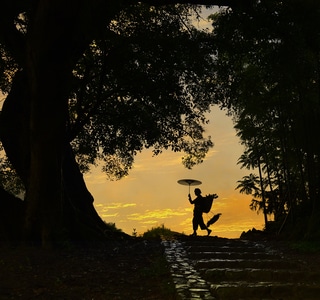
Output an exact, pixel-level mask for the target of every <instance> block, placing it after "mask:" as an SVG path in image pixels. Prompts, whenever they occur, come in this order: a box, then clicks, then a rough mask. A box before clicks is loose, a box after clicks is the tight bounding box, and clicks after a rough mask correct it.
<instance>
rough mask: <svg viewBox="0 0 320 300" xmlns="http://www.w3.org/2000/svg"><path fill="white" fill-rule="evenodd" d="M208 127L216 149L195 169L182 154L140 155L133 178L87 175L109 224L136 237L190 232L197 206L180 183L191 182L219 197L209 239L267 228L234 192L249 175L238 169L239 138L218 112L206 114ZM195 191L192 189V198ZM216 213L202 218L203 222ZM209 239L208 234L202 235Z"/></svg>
mask: <svg viewBox="0 0 320 300" xmlns="http://www.w3.org/2000/svg"><path fill="white" fill-rule="evenodd" d="M208 118H209V120H210V123H209V124H208V125H207V127H206V135H210V136H211V138H212V140H213V142H214V147H213V148H212V149H211V150H210V152H209V153H208V155H207V158H206V159H205V161H204V162H203V163H202V164H201V165H198V166H195V167H194V168H193V169H192V170H188V169H186V168H185V167H184V166H183V165H182V163H181V157H182V156H183V154H182V153H173V152H170V151H165V152H164V153H162V154H160V155H159V156H157V157H152V153H151V151H147V150H146V151H143V152H142V153H140V154H139V155H138V156H137V158H136V161H135V163H134V167H133V169H132V170H131V172H130V174H129V176H127V177H125V178H123V179H121V180H119V181H108V180H107V179H106V175H104V174H103V173H102V172H100V169H99V168H97V169H93V170H92V171H91V172H90V173H88V174H86V175H85V180H86V183H87V186H88V188H89V190H90V192H91V193H92V194H93V196H94V198H95V207H96V209H97V211H98V213H99V215H100V216H101V217H102V219H103V220H105V221H106V222H111V223H115V224H116V227H117V228H120V229H122V230H123V231H124V232H126V233H128V234H130V235H131V234H132V233H133V231H134V229H135V230H136V232H137V233H138V235H140V234H143V233H144V232H145V231H147V230H148V229H151V228H152V227H157V226H161V225H162V224H164V226H165V227H167V228H170V229H171V230H174V231H178V232H183V233H185V234H191V233H192V224H191V220H192V211H193V205H191V204H190V203H189V201H188V198H187V195H188V191H189V188H188V186H184V185H180V184H178V183H177V181H178V180H179V179H184V178H192V179H197V180H200V181H201V182H202V184H201V185H200V186H198V187H199V188H200V189H201V190H202V194H203V195H206V194H209V193H217V194H218V195H219V198H218V199H215V200H214V203H213V207H212V212H213V213H218V212H219V213H222V216H221V218H220V220H219V221H218V222H217V223H215V224H214V225H212V226H211V227H210V228H211V229H213V232H212V234H211V235H217V236H220V237H228V238H237V237H239V236H240V234H241V233H242V232H243V231H247V230H249V229H252V228H253V227H254V228H256V229H262V228H263V215H262V214H261V213H260V214H257V213H256V212H254V211H251V210H250V209H249V204H250V202H251V199H252V197H251V196H247V195H242V194H240V193H239V191H238V190H235V187H236V186H237V181H238V180H241V179H242V177H243V176H245V175H248V174H249V172H251V171H249V170H245V169H240V166H239V165H237V160H238V158H239V157H240V155H241V154H242V151H243V147H242V145H240V143H239V139H238V138H237V137H236V134H235V130H234V128H233V123H232V120H231V118H230V117H228V116H226V114H225V112H224V111H221V110H219V108H217V107H214V108H213V109H212V111H211V113H210V114H209V115H208ZM194 188H195V187H192V186H191V194H192V197H193V198H194V193H193V190H194ZM210 216H212V213H209V214H208V215H207V214H204V220H205V221H207V220H208V218H209V217H210ZM198 234H199V235H205V234H206V231H200V230H199V231H198Z"/></svg>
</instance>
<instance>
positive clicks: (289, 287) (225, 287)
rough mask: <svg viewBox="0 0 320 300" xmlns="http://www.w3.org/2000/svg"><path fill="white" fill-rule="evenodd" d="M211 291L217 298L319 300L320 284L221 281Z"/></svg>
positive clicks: (232, 299) (212, 286) (233, 299)
mask: <svg viewBox="0 0 320 300" xmlns="http://www.w3.org/2000/svg"><path fill="white" fill-rule="evenodd" d="M211 292H212V295H213V296H214V297H216V298H217V299H223V300H228V299H230V300H235V299H243V300H244V299H248V300H249V299H250V300H253V299H254V300H261V299H265V300H267V299H270V300H271V299H278V300H279V299H281V300H296V299H299V300H317V299H319V295H320V285H315V284H292V283H274V282H272V283H270V282H260V283H254V284H252V283H248V282H237V283H223V282H222V283H220V284H212V285H211Z"/></svg>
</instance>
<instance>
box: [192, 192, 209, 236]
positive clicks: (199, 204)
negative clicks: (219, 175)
mask: <svg viewBox="0 0 320 300" xmlns="http://www.w3.org/2000/svg"><path fill="white" fill-rule="evenodd" d="M194 193H195V195H196V196H197V197H196V198H195V199H194V200H192V199H191V196H190V194H189V195H188V198H189V201H190V203H191V204H194V209H193V219H192V226H193V235H197V230H198V226H200V228H201V230H207V232H208V235H210V233H211V231H212V230H210V229H209V228H208V227H207V226H206V225H205V224H204V222H203V217H202V213H203V202H204V199H203V197H202V195H201V190H200V189H198V188H196V189H194Z"/></svg>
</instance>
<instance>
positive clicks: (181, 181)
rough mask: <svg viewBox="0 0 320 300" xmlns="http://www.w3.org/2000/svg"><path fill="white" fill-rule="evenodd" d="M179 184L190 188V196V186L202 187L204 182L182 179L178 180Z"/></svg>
mask: <svg viewBox="0 0 320 300" xmlns="http://www.w3.org/2000/svg"><path fill="white" fill-rule="evenodd" d="M178 183H179V184H182V185H188V186H189V194H190V186H191V185H200V184H201V183H202V182H201V181H199V180H195V179H180V180H178Z"/></svg>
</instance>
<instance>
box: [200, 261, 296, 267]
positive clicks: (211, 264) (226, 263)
mask: <svg viewBox="0 0 320 300" xmlns="http://www.w3.org/2000/svg"><path fill="white" fill-rule="evenodd" d="M194 265H195V267H196V268H199V269H214V268H229V269H244V268H251V269H287V270H293V269H297V268H298V264H297V263H295V262H292V261H287V260H282V259H258V260H254V259H201V260H197V261H194Z"/></svg>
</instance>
